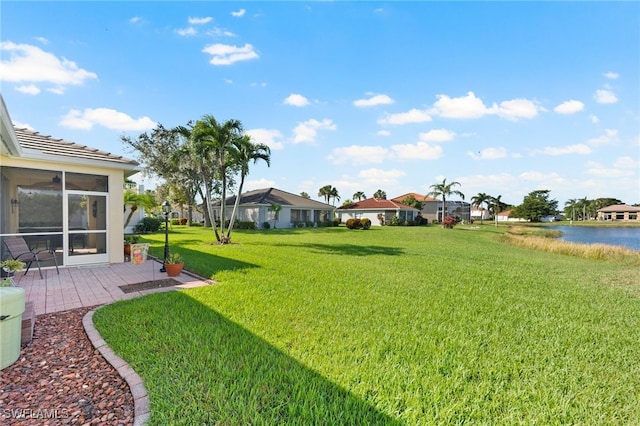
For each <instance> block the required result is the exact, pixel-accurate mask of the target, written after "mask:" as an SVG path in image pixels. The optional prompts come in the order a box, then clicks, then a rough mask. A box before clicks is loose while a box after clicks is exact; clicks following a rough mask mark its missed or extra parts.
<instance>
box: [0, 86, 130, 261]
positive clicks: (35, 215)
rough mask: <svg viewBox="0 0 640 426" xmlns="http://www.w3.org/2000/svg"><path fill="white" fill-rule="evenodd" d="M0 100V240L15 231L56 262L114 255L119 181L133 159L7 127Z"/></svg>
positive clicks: (118, 248) (119, 221) (118, 255)
mask: <svg viewBox="0 0 640 426" xmlns="http://www.w3.org/2000/svg"><path fill="white" fill-rule="evenodd" d="M0 100H1V102H0V104H1V105H0V107H1V110H0V115H1V127H0V135H1V137H2V145H0V195H1V197H0V239H2V238H4V237H8V236H22V237H24V238H25V240H26V241H27V243H28V244H29V245H30V246H31V247H32V248H34V249H50V250H53V251H55V253H56V258H57V261H58V264H59V265H81V264H95V263H118V262H122V261H123V260H124V255H123V249H122V242H123V234H124V231H123V226H124V215H123V192H124V189H123V186H124V180H125V178H127V177H129V176H131V175H133V174H135V173H137V172H138V171H139V165H138V163H137V162H136V161H134V160H131V159H128V158H125V157H122V156H119V155H114V154H111V153H108V152H105V151H101V150H98V149H94V148H91V147H88V146H85V145H80V144H77V143H74V142H70V141H66V140H63V139H57V138H54V137H51V136H47V135H43V134H40V133H38V132H35V131H33V130H29V129H23V128H15V127H14V126H13V124H12V122H11V118H10V116H9V112H8V110H7V108H6V105H5V103H4V99H2V97H1V96H0ZM0 250H1V252H0V255H1V256H2V258H3V259H4V258H6V257H7V253H5V251H4V250H5V247H4V245H0Z"/></svg>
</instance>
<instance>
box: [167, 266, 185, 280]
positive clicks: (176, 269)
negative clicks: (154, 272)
mask: <svg viewBox="0 0 640 426" xmlns="http://www.w3.org/2000/svg"><path fill="white" fill-rule="evenodd" d="M183 266H184V263H165V264H164V268H165V269H166V270H167V275H168V276H170V277H177V276H178V275H180V273H181V272H182V267H183Z"/></svg>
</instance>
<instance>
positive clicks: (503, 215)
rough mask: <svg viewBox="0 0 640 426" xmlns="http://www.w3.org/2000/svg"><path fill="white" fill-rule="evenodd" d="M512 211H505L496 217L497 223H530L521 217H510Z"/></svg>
mask: <svg viewBox="0 0 640 426" xmlns="http://www.w3.org/2000/svg"><path fill="white" fill-rule="evenodd" d="M511 211H512V210H505V211H503V212H500V213H498V214H497V215H496V221H498V222H529V219H524V218H521V217H509V215H510V214H511Z"/></svg>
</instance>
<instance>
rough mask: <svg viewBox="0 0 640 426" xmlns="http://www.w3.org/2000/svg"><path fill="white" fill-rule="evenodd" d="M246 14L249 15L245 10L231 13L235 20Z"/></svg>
mask: <svg viewBox="0 0 640 426" xmlns="http://www.w3.org/2000/svg"><path fill="white" fill-rule="evenodd" d="M245 13H247V11H246V10H245V9H240V10H237V11H235V12H231V16H233V17H234V18H241V17H243V16H244V14H245Z"/></svg>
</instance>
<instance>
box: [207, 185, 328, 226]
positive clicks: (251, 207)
mask: <svg viewBox="0 0 640 426" xmlns="http://www.w3.org/2000/svg"><path fill="white" fill-rule="evenodd" d="M235 202H236V196H235V195H234V196H232V197H229V198H227V201H226V203H225V205H226V206H227V209H226V213H225V215H226V216H227V218H226V219H227V220H228V219H229V218H230V217H231V213H232V210H233V205H234V203H235ZM274 204H278V205H280V206H281V207H282V209H281V210H280V211H279V212H278V213H277V215H276V213H275V212H274V211H272V209H271V206H273V205H274ZM213 207H214V212H215V214H219V212H220V202H219V201H218V202H215V203H213ZM334 210H335V207H333V206H332V205H330V204H326V203H322V202H320V201H315V200H312V199H310V198H305V197H301V196H300V195H295V194H291V193H290V192H286V191H282V190H280V189H276V188H263V189H256V190H253V191H249V192H245V193H244V194H242V195H241V196H240V204H238V212H237V213H236V220H237V221H241V222H254V223H255V225H256V228H258V229H259V228H263V227H264V226H263V225H264V223H265V222H267V223H269V226H270V227H271V228H273V227H276V228H293V227H296V226H309V225H311V226H317V225H318V224H325V223H326V222H327V221H331V220H333V211H334ZM217 218H218V216H217V217H216V219H217Z"/></svg>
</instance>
